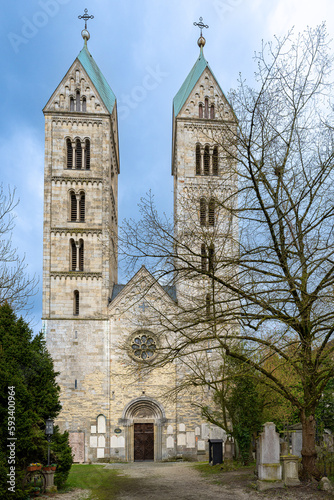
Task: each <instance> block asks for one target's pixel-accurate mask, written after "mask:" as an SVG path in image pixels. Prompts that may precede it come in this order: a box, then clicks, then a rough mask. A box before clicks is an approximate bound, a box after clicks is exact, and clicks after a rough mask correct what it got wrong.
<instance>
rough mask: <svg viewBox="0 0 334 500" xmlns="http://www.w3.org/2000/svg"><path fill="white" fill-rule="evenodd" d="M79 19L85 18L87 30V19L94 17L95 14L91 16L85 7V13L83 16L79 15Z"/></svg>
mask: <svg viewBox="0 0 334 500" xmlns="http://www.w3.org/2000/svg"><path fill="white" fill-rule="evenodd" d="M78 19H84V20H85V30H86V29H87V21H88V19H94V16H89V15H88V9H85V13H84V15H83V16H78Z"/></svg>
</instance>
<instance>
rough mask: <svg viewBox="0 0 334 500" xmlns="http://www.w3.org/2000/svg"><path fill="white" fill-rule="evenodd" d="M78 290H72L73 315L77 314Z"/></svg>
mask: <svg viewBox="0 0 334 500" xmlns="http://www.w3.org/2000/svg"><path fill="white" fill-rule="evenodd" d="M79 305H80V304H79V292H78V290H74V293H73V314H74V316H79Z"/></svg>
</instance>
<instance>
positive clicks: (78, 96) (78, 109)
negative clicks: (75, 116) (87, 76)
mask: <svg viewBox="0 0 334 500" xmlns="http://www.w3.org/2000/svg"><path fill="white" fill-rule="evenodd" d="M75 109H76V111H80V92H79V90H77V91H76V94H75Z"/></svg>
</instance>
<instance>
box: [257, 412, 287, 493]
mask: <svg viewBox="0 0 334 500" xmlns="http://www.w3.org/2000/svg"><path fill="white" fill-rule="evenodd" d="M256 455H257V472H258V482H257V488H258V490H260V491H263V490H266V489H269V488H283V487H284V483H283V481H282V466H281V463H280V442H279V434H278V432H276V427H275V424H274V423H273V422H267V423H265V424H264V426H263V432H261V434H260V436H259V439H258V450H257V454H256Z"/></svg>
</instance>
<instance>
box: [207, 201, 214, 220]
mask: <svg viewBox="0 0 334 500" xmlns="http://www.w3.org/2000/svg"><path fill="white" fill-rule="evenodd" d="M208 222H209V226H214V225H215V200H213V199H211V200H210V201H209V209H208Z"/></svg>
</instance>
